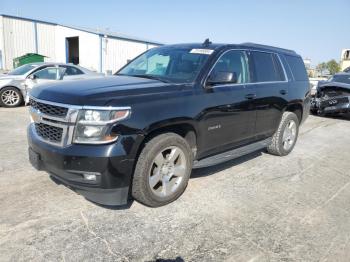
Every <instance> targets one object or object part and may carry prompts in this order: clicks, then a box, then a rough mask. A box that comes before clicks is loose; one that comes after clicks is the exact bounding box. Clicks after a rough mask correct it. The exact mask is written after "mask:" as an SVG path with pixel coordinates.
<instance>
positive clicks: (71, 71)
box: [62, 66, 84, 76]
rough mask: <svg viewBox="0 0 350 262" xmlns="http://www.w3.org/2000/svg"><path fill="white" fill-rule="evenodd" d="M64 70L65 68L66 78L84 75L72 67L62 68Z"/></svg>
mask: <svg viewBox="0 0 350 262" xmlns="http://www.w3.org/2000/svg"><path fill="white" fill-rule="evenodd" d="M62 67H64V68H66V73H65V75H66V76H74V75H82V74H84V73H83V71H81V70H80V69H78V68H76V67H73V66H62Z"/></svg>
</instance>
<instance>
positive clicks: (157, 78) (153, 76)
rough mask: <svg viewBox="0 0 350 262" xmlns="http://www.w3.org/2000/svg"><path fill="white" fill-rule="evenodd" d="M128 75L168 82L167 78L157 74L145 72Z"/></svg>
mask: <svg viewBox="0 0 350 262" xmlns="http://www.w3.org/2000/svg"><path fill="white" fill-rule="evenodd" d="M129 76H134V77H140V78H147V79H153V80H158V81H161V82H164V83H169V81H168V80H165V79H164V78H161V77H159V76H155V75H146V74H136V75H129Z"/></svg>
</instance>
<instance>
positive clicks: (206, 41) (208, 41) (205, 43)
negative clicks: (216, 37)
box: [203, 38, 212, 47]
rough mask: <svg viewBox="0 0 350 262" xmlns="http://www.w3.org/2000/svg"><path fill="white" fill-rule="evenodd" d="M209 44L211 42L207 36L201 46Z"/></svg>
mask: <svg viewBox="0 0 350 262" xmlns="http://www.w3.org/2000/svg"><path fill="white" fill-rule="evenodd" d="M211 44H212V42H210V40H209V38H207V39H205V41H204V43H203V46H205V47H208V46H209V45H211Z"/></svg>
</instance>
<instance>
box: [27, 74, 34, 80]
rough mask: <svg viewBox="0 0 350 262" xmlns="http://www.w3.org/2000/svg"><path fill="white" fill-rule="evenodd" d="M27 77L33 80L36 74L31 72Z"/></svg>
mask: <svg viewBox="0 0 350 262" xmlns="http://www.w3.org/2000/svg"><path fill="white" fill-rule="evenodd" d="M28 78H29V79H30V80H35V79H36V75H35V74H31V75H30V76H28Z"/></svg>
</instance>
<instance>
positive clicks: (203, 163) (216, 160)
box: [193, 138, 272, 168]
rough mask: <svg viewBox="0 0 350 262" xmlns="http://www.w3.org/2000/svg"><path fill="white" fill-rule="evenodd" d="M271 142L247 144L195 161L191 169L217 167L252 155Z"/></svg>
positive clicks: (269, 139) (263, 141) (270, 139)
mask: <svg viewBox="0 0 350 262" xmlns="http://www.w3.org/2000/svg"><path fill="white" fill-rule="evenodd" d="M271 141H272V138H268V139H265V140H262V141H259V142H255V143H253V144H249V145H246V146H243V147H239V148H236V149H233V150H230V151H226V152H224V153H221V154H218V155H214V156H211V157H207V158H204V159H202V160H199V161H197V160H195V161H194V163H193V168H202V167H208V166H213V165H217V164H221V163H224V162H226V161H229V160H232V159H235V158H238V157H241V156H244V155H247V154H250V153H253V152H255V151H258V150H261V149H263V148H266V147H267V146H268V145H270V144H271Z"/></svg>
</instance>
